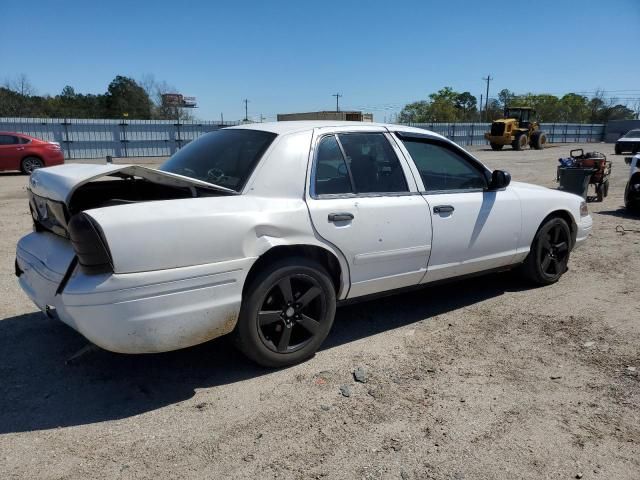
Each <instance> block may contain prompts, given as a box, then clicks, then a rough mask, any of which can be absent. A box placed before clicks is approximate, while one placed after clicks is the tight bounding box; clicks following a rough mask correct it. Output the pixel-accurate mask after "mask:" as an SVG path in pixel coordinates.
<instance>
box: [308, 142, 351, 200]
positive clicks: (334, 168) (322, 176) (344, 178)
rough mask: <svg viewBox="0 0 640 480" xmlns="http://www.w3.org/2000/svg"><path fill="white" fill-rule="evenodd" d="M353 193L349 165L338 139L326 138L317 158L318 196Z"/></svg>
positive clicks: (319, 146) (319, 148) (319, 147)
mask: <svg viewBox="0 0 640 480" xmlns="http://www.w3.org/2000/svg"><path fill="white" fill-rule="evenodd" d="M339 193H353V189H352V188H351V180H350V178H349V171H348V169H347V164H346V162H345V161H344V157H343V156H342V151H341V150H340V145H338V141H337V140H336V137H335V136H333V135H331V136H330V137H324V138H323V139H322V140H321V141H320V145H318V155H317V157H316V194H318V195H331V194H334V195H335V194H339Z"/></svg>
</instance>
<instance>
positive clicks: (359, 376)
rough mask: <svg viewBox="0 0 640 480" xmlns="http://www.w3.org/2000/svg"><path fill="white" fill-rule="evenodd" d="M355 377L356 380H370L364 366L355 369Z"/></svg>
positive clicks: (363, 381) (365, 381) (364, 381)
mask: <svg viewBox="0 0 640 480" xmlns="http://www.w3.org/2000/svg"><path fill="white" fill-rule="evenodd" d="M353 378H355V380H356V382H360V383H367V381H368V380H369V375H368V373H367V369H366V368H364V367H358V368H356V369H355V370H354V371H353Z"/></svg>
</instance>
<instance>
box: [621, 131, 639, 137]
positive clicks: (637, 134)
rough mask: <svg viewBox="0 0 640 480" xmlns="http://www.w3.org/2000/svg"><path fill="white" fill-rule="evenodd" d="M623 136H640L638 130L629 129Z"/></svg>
mask: <svg viewBox="0 0 640 480" xmlns="http://www.w3.org/2000/svg"><path fill="white" fill-rule="evenodd" d="M624 138H640V130H638V129H635V130H631V131H630V132H627V133H626V134H625V135H624Z"/></svg>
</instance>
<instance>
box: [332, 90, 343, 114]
mask: <svg viewBox="0 0 640 480" xmlns="http://www.w3.org/2000/svg"><path fill="white" fill-rule="evenodd" d="M331 96H332V97H336V112H339V111H340V97H342V95H341V94H339V93H334V94H333V95H331Z"/></svg>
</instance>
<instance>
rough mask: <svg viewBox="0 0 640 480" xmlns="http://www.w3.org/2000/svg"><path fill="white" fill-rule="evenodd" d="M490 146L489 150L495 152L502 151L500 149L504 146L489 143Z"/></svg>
mask: <svg viewBox="0 0 640 480" xmlns="http://www.w3.org/2000/svg"><path fill="white" fill-rule="evenodd" d="M490 145H491V150H495V151H498V150H502V147H504V145H501V144H499V143H493V142H491V143H490Z"/></svg>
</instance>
